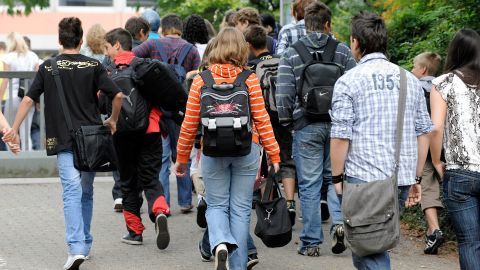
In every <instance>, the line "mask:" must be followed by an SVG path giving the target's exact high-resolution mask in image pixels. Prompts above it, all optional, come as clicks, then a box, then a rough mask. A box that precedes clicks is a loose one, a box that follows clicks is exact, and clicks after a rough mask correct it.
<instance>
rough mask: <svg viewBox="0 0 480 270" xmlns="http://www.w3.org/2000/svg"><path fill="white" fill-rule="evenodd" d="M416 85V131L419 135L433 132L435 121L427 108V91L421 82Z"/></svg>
mask: <svg viewBox="0 0 480 270" xmlns="http://www.w3.org/2000/svg"><path fill="white" fill-rule="evenodd" d="M414 85H415V95H416V98H415V108H416V109H415V133H416V134H417V136H420V135H423V134H427V133H430V132H432V130H433V123H432V120H431V119H430V115H429V114H428V110H427V102H426V101H425V93H424V91H423V88H422V86H421V85H420V83H416V84H414Z"/></svg>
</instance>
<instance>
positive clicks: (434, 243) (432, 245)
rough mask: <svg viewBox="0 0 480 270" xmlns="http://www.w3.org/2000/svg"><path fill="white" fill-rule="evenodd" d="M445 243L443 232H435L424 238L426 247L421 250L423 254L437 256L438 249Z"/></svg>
mask: <svg viewBox="0 0 480 270" xmlns="http://www.w3.org/2000/svg"><path fill="white" fill-rule="evenodd" d="M443 242H445V238H444V237H443V232H442V231H441V230H438V229H437V230H435V231H433V233H432V234H430V235H427V236H426V237H425V243H426V247H425V249H424V250H423V252H424V253H425V254H438V248H439V247H440V246H441V245H442V244H443Z"/></svg>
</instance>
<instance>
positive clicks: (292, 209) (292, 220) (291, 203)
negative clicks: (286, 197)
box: [287, 201, 297, 227]
mask: <svg viewBox="0 0 480 270" xmlns="http://www.w3.org/2000/svg"><path fill="white" fill-rule="evenodd" d="M287 209H288V215H289V217H290V223H291V224H292V227H293V226H294V225H295V217H296V215H297V210H296V207H295V201H287Z"/></svg>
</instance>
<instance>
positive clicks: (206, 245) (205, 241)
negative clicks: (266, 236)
mask: <svg viewBox="0 0 480 270" xmlns="http://www.w3.org/2000/svg"><path fill="white" fill-rule="evenodd" d="M200 245H201V247H202V251H203V252H204V253H205V254H206V255H210V256H212V253H211V250H212V248H211V247H210V239H209V237H208V229H206V230H205V232H204V233H203V237H202V242H201V243H200ZM247 249H248V255H252V254H257V253H258V252H257V247H256V246H255V242H253V238H252V235H251V234H250V233H249V234H248V240H247Z"/></svg>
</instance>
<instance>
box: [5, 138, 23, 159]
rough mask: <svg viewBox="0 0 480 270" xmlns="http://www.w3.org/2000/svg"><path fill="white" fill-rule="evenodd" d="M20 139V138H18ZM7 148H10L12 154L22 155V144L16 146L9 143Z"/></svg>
mask: <svg viewBox="0 0 480 270" xmlns="http://www.w3.org/2000/svg"><path fill="white" fill-rule="evenodd" d="M17 137H18V136H17ZM7 146H8V149H10V151H11V152H12V153H14V154H15V155H16V154H18V153H20V151H21V149H20V144H14V143H10V142H8V143H7Z"/></svg>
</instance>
